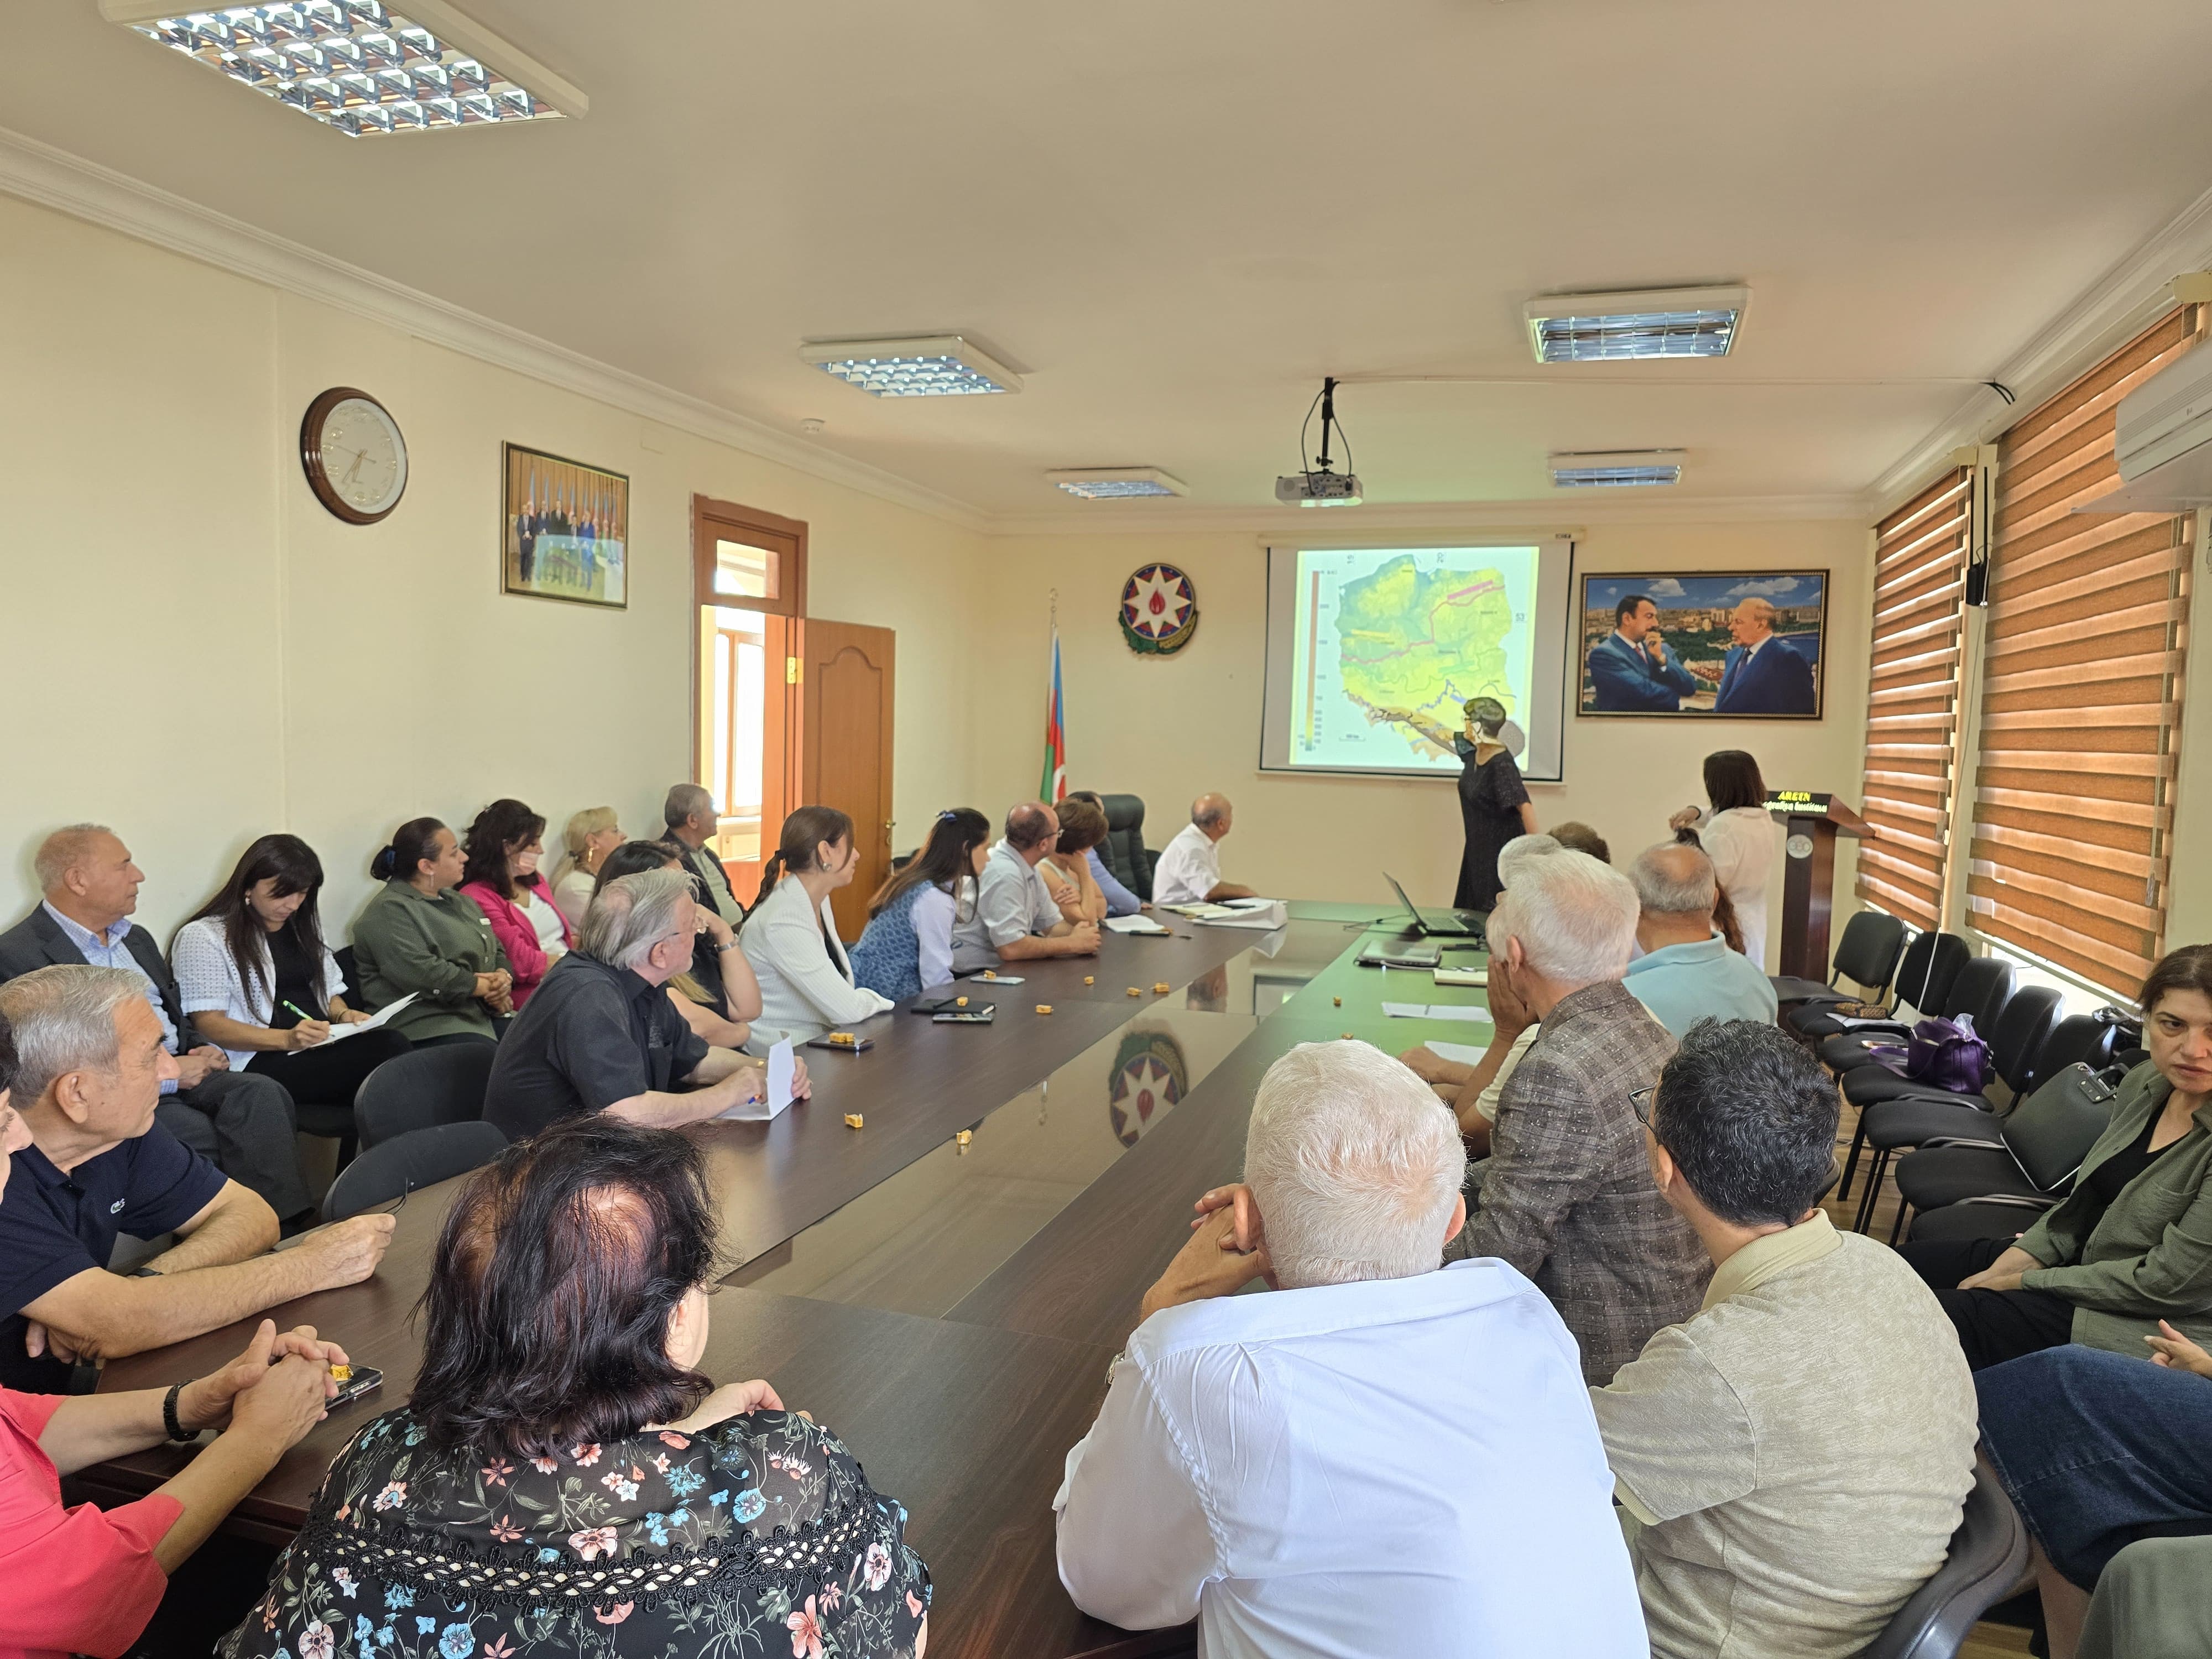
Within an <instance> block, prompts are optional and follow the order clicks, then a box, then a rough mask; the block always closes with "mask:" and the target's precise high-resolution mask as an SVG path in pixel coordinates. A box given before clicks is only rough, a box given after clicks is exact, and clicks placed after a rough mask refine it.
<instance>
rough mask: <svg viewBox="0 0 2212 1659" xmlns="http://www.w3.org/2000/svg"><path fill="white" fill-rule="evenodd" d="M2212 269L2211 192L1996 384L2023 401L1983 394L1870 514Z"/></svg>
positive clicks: (1930, 441) (1875, 495)
mask: <svg viewBox="0 0 2212 1659" xmlns="http://www.w3.org/2000/svg"><path fill="white" fill-rule="evenodd" d="M2208 266H2212V190H2208V191H2205V192H2204V194H2203V195H2202V196H2200V197H2197V199H2196V200H2195V201H2193V202H2191V204H2189V205H2188V206H2187V207H2185V208H2184V209H2183V210H2181V211H2180V212H2179V214H2177V215H2175V216H2174V217H2173V218H2172V220H2170V221H2169V222H2167V223H2166V227H2165V228H2163V229H2161V230H2160V231H2158V232H2156V233H2154V234H2153V235H2152V236H2150V237H2149V238H2148V240H2145V241H2144V242H2143V243H2142V244H2141V245H2140V246H2138V247H2136V250H2135V251H2134V252H2132V253H2130V254H2129V255H2127V257H2126V258H2123V259H2122V260H2121V261H2120V262H2119V263H2118V264H2116V265H2114V266H2113V267H2112V269H2111V270H2108V271H2106V273H2105V274H2104V275H2103V276H2100V277H2099V278H2098V279H2097V281H2096V282H2094V283H2092V284H2090V286H2089V288H2088V289H2087V291H2086V292H2084V293H2083V294H2082V295H2081V297H2080V298H2079V299H2077V300H2075V301H2074V303H2073V304H2072V305H2070V306H2069V307H2067V308H2066V309H2065V310H2064V311H2063V312H2061V313H2059V314H2058V316H2057V318H2056V319H2053V320H2052V321H2051V323H2050V324H2049V325H2047V326H2045V328H2044V329H2043V330H2042V331H2040V332H2039V333H2038V334H2037V335H2035V336H2034V337H2033V338H2032V339H2030V340H2029V341H2028V343H2027V344H2026V345H2024V346H2022V347H2021V349H2020V350H2019V351H2017V352H2015V354H2014V355H2013V356H2011V357H2010V358H2009V359H2008V360H2007V361H2006V362H2005V364H2004V366H2003V367H2002V368H1999V369H1998V370H1997V371H1996V373H1995V374H1991V375H1990V379H1991V380H1997V381H2000V382H2002V384H2003V385H2004V386H2007V387H2008V388H2009V389H2010V390H2011V391H2012V392H2013V393H2014V394H2015V396H2016V397H2017V398H2019V401H2018V402H2017V403H2015V404H2006V403H2004V402H2003V401H2002V399H2001V398H1998V396H1997V395H1996V393H1995V392H1990V391H1987V390H1982V391H1978V392H1975V393H1974V394H1973V395H1972V396H1971V397H1970V398H1967V399H1966V402H1965V403H1964V404H1961V405H1960V408H1959V409H1958V410H1957V411H1956V412H1955V413H1954V415H1953V416H1951V418H1950V419H1949V420H1948V421H1947V422H1944V423H1943V424H1942V426H1939V427H1937V428H1936V429H1935V430H1934V431H1933V432H1931V433H1929V435H1927V436H1926V437H1925V438H1923V439H1922V440H1921V441H1920V442H1919V443H1917V445H1915V446H1914V447H1912V448H1911V449H1910V450H1908V451H1906V452H1905V454H1904V455H1903V456H1902V457H1900V458H1899V460H1898V461H1897V463H1896V464H1895V465H1893V466H1892V467H1891V468H1890V469H1889V470H1888V471H1886V472H1884V473H1883V474H1882V475H1881V477H1879V478H1877V479H1875V482H1874V483H1873V484H1872V485H1871V486H1870V487H1869V489H1868V490H1867V494H1866V499H1865V501H1864V504H1863V513H1864V514H1865V517H1866V519H1867V521H1868V522H1869V523H1873V522H1875V520H1879V519H1880V518H1881V517H1882V515H1883V514H1884V513H1887V512H1888V511H1889V510H1890V509H1891V508H1893V507H1896V506H1898V505H1899V503H1900V502H1903V501H1908V500H1910V499H1911V496H1912V495H1913V494H1914V492H1915V491H1917V490H1918V489H1922V488H1923V487H1924V486H1925V485H1926V484H1927V483H1929V480H1930V479H1932V478H1933V477H1935V476H1936V472H1937V471H1940V470H1941V469H1942V467H1943V466H1945V465H1948V462H1949V459H1950V455H1951V452H1952V451H1953V450H1954V449H1959V448H1962V447H1965V446H1966V445H1968V444H1980V443H1987V442H1989V441H1990V440H1992V439H1994V438H1995V437H1996V435H1998V434H1999V433H2002V431H2003V430H2004V429H2005V428H2007V427H2008V426H2010V425H2011V424H2012V423H2013V422H2015V421H2016V420H2018V419H2019V418H2020V417H2021V416H2023V415H2025V414H2027V412H2028V411H2029V410H2032V409H2033V408H2035V407H2036V406H2037V405H2039V404H2041V403H2042V402H2043V401H2044V400H2045V398H2049V397H2050V396H2051V393H2053V392H2057V391H2058V390H2059V389H2060V388H2061V387H2063V386H2065V385H2066V384H2067V383H2068V382H2069V381H2071V380H2074V379H2075V377H2076V376H2077V375H2079V374H2082V373H2083V372H2085V371H2086V370H2087V369H2089V368H2093V367H2094V366H2095V365H2096V364H2097V363H2099V362H2102V361H2103V360H2104V359H2105V358H2106V357H2107V356H2110V355H2111V354H2112V352H2113V351H2115V350H2116V349H2118V348H2119V347H2121V346H2123V345H2124V344H2126V343H2127V342H2128V341H2129V340H2130V339H2132V338H2133V337H2135V336H2136V335H2137V334H2140V333H2141V332H2142V331H2143V330H2144V329H2146V328H2148V327H2149V326H2150V325H2151V324H2153V323H2154V322H2155V321H2157V320H2158V319H2159V318H2160V316H2161V315H2162V314H2163V313H2166V311H2167V310H2169V309H2171V308H2172V304H2173V295H2172V288H2171V284H2172V282H2173V279H2174V278H2175V277H2176V276H2180V275H2181V274H2182V273H2184V272H2185V271H2192V270H2204V269H2206V268H2207V267H2208Z"/></svg>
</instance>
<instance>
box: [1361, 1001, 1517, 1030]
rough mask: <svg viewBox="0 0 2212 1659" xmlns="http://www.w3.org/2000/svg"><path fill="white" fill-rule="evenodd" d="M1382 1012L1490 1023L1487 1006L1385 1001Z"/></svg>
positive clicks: (1392, 1014)
mask: <svg viewBox="0 0 2212 1659" xmlns="http://www.w3.org/2000/svg"><path fill="white" fill-rule="evenodd" d="M1383 1012H1384V1013H1386V1014H1388V1015H1389V1016H1390V1018H1393V1019H1456V1020H1463V1021H1466V1022H1468V1024H1480V1025H1487V1024H1490V1023H1491V1019H1490V1010H1489V1009H1487V1008H1463V1007H1460V1006H1456V1005H1455V1004H1452V1003H1449V1002H1427V1003H1423V1002H1386V1003H1384V1004H1383Z"/></svg>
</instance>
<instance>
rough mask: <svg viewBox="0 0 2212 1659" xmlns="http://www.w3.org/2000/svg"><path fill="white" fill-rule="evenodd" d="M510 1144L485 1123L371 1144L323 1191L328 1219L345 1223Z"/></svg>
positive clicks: (476, 1164) (476, 1165)
mask: <svg viewBox="0 0 2212 1659" xmlns="http://www.w3.org/2000/svg"><path fill="white" fill-rule="evenodd" d="M506 1146H507V1137H506V1136H505V1135H503V1134H501V1133H500V1132H499V1131H498V1130H497V1129H495V1128H494V1127H492V1126H491V1125H490V1124H489V1123H484V1122H476V1123H441V1124H439V1125H438V1126H437V1127H435V1128H433V1129H415V1130H410V1132H409V1133H406V1134H404V1135H401V1136H399V1137H398V1139H393V1140H387V1141H385V1142H383V1143H382V1144H381V1145H380V1146H372V1147H370V1148H369V1149H368V1151H367V1152H363V1153H362V1155H361V1156H360V1157H359V1158H356V1159H354V1161H353V1162H352V1163H350V1164H347V1165H346V1167H345V1168H344V1170H342V1171H341V1172H340V1173H339V1175H338V1178H337V1180H336V1181H333V1182H331V1189H330V1191H329V1192H327V1193H325V1194H324V1195H323V1219H324V1220H325V1221H343V1220H344V1219H345V1218H347V1217H348V1216H355V1215H359V1214H360V1213H361V1212H362V1211H363V1210H373V1209H374V1208H375V1207H376V1206H378V1205H380V1204H389V1203H391V1202H392V1200H394V1199H396V1198H404V1197H405V1196H406V1195H407V1194H409V1193H411V1192H413V1191H415V1190H416V1188H421V1187H431V1186H435V1185H436V1184H437V1183H438V1182H441V1181H445V1180H448V1179H450V1178H451V1177H452V1176H457V1175H466V1174H467V1173H468V1172H469V1171H470V1170H477V1169H482V1168H483V1166H484V1165H485V1164H489V1163H490V1162H491V1161H492V1159H494V1158H497V1157H498V1156H499V1155H500V1153H501V1152H502V1151H503V1150H505V1148H506Z"/></svg>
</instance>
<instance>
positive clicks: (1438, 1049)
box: [1422, 1041, 1488, 1066]
mask: <svg viewBox="0 0 2212 1659" xmlns="http://www.w3.org/2000/svg"><path fill="white" fill-rule="evenodd" d="M1422 1046H1423V1047H1424V1048H1426V1049H1427V1050H1428V1051H1429V1052H1430V1053H1431V1054H1434V1055H1435V1056H1436V1057H1437V1059H1438V1060H1449V1061H1451V1063H1452V1064H1453V1065H1455V1066H1480V1064H1482V1057H1483V1055H1484V1054H1486V1052H1488V1051H1487V1050H1486V1049H1482V1048H1476V1047H1475V1046H1474V1044H1473V1043H1472V1042H1435V1041H1431V1042H1426V1043H1424V1044H1423V1045H1422Z"/></svg>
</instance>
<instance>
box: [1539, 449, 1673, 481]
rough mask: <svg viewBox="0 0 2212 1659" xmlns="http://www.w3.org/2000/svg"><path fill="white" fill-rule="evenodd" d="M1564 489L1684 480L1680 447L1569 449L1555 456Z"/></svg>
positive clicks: (1555, 468) (1556, 475)
mask: <svg viewBox="0 0 2212 1659" xmlns="http://www.w3.org/2000/svg"><path fill="white" fill-rule="evenodd" d="M1551 465H1552V483H1553V484H1554V485H1556V486H1557V487H1558V488H1559V489H1649V488H1650V487H1652V486H1653V485H1656V484H1675V483H1681V482H1682V452H1681V451H1680V450H1679V449H1602V450H1567V451H1565V452H1562V453H1557V454H1554V455H1553V457H1552V458H1551Z"/></svg>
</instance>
